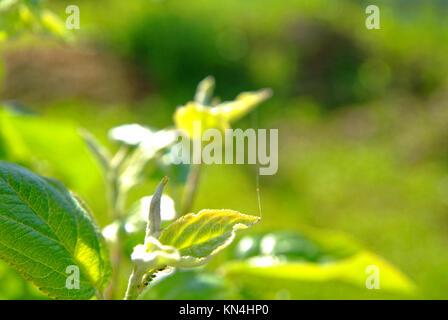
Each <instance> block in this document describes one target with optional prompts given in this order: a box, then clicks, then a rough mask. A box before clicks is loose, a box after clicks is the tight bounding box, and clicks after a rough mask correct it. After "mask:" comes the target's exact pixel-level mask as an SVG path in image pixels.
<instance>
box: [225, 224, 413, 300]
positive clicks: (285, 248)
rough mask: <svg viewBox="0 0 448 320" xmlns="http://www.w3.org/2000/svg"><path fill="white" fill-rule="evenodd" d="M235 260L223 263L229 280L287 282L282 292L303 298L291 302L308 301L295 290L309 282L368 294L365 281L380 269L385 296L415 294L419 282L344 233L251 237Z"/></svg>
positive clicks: (315, 231)
mask: <svg viewBox="0 0 448 320" xmlns="http://www.w3.org/2000/svg"><path fill="white" fill-rule="evenodd" d="M235 258H237V259H241V260H235V261H230V262H228V263H226V264H224V265H223V266H221V268H220V271H222V272H223V273H224V274H226V275H227V276H228V277H230V278H234V279H239V280H242V279H246V280H247V279H250V282H252V283H253V284H255V285H256V284H258V283H263V284H266V283H270V284H276V283H283V284H284V285H283V286H282V287H279V288H277V289H278V290H287V291H288V292H290V293H291V294H299V296H294V297H292V298H298V297H300V298H304V297H307V296H306V292H300V290H299V292H297V290H296V289H297V288H300V287H302V286H306V284H307V283H309V284H312V286H314V287H316V288H319V285H321V287H320V288H322V287H323V286H325V285H329V284H331V283H339V284H340V285H350V286H353V288H356V289H357V290H359V289H361V290H363V289H364V290H367V291H369V290H368V289H367V286H366V282H367V281H368V279H369V275H371V274H372V270H373V269H372V268H375V269H376V270H378V281H379V285H380V289H381V291H382V292H390V293H394V294H397V293H398V294H412V293H414V292H415V287H414V284H413V283H412V282H411V281H410V280H409V279H408V278H407V277H406V276H405V275H404V274H403V273H402V272H401V271H400V270H398V269H397V268H396V267H394V266H393V265H391V264H390V263H388V262H387V261H385V260H383V259H382V258H381V257H379V256H377V255H376V254H374V253H371V252H369V251H368V250H366V249H364V248H363V247H362V246H361V245H360V244H359V243H357V242H356V241H355V240H353V239H352V238H350V237H348V236H347V235H345V234H343V233H340V232H334V231H326V230H319V229H314V228H302V230H301V231H300V232H298V231H279V232H272V233H267V234H259V235H254V236H246V237H244V238H242V239H241V241H239V242H238V244H237V245H236V246H235ZM246 280H244V281H245V282H246ZM247 284H248V285H250V284H249V282H248V283H247ZM316 290H317V289H316ZM373 291H375V290H373ZM373 291H370V292H373ZM265 298H273V297H272V296H269V297H265Z"/></svg>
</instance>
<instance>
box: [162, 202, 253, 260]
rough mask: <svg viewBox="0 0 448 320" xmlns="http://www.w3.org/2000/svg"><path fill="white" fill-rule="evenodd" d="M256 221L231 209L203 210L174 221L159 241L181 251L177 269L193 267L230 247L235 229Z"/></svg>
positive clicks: (247, 226) (250, 224) (244, 227)
mask: <svg viewBox="0 0 448 320" xmlns="http://www.w3.org/2000/svg"><path fill="white" fill-rule="evenodd" d="M259 220H260V218H259V217H254V216H249V215H245V214H242V213H239V212H237V211H233V210H210V209H206V210H202V211H200V212H199V213H198V214H193V213H190V214H187V215H185V216H183V217H181V218H179V219H178V220H177V221H175V222H173V223H172V224H171V225H170V226H168V228H166V229H165V230H164V231H163V232H162V234H161V235H160V242H161V243H162V244H164V245H170V246H173V247H175V248H176V249H177V250H178V251H179V252H180V255H181V257H182V260H181V262H180V263H178V264H177V266H179V267H194V266H197V265H200V264H203V263H206V262H208V261H209V260H210V259H211V258H212V257H214V256H215V255H216V254H217V253H219V252H221V251H222V250H223V249H224V248H226V247H227V246H228V245H230V243H231V242H232V241H233V239H234V238H235V234H236V232H237V231H238V230H241V229H246V228H249V227H250V226H252V225H253V224H255V223H257V222H258V221H259Z"/></svg>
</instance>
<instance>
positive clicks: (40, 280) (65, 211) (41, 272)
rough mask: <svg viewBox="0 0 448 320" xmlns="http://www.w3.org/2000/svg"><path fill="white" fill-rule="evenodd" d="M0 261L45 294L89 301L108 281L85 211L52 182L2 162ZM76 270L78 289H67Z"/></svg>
mask: <svg viewBox="0 0 448 320" xmlns="http://www.w3.org/2000/svg"><path fill="white" fill-rule="evenodd" d="M0 230H1V232H0V257H1V258H2V259H4V260H5V261H6V262H8V263H9V264H11V265H12V266H14V267H15V268H16V269H18V270H19V271H20V273H21V274H22V275H23V276H24V277H25V278H27V279H29V280H30V281H32V282H33V283H34V284H35V285H36V286H38V287H39V288H40V289H41V290H42V291H43V292H45V293H47V294H48V295H50V296H52V297H56V298H60V299H88V298H91V297H92V296H93V295H94V294H95V293H98V292H102V291H103V290H104V288H105V287H106V285H107V282H108V278H109V276H110V265H109V260H108V259H109V257H108V252H107V250H106V247H105V242H104V239H103V237H102V236H101V233H100V232H98V230H97V227H96V225H95V223H94V221H93V219H92V216H91V213H90V212H89V211H88V209H87V208H86V206H85V205H84V204H83V203H82V202H81V201H80V200H79V199H78V198H77V197H75V196H74V195H72V194H71V193H70V192H69V191H68V190H67V189H65V187H64V186H63V185H62V184H61V183H59V182H58V181H56V180H53V179H49V178H44V177H40V176H38V175H36V174H34V173H32V172H31V171H29V170H27V169H24V168H22V167H19V166H16V165H14V164H11V163H7V162H4V161H0ZM70 266H75V267H78V268H79V271H80V272H79V274H80V279H79V289H76V287H75V288H71V287H68V286H66V283H67V277H68V276H69V275H70V273H68V272H67V268H68V267H70Z"/></svg>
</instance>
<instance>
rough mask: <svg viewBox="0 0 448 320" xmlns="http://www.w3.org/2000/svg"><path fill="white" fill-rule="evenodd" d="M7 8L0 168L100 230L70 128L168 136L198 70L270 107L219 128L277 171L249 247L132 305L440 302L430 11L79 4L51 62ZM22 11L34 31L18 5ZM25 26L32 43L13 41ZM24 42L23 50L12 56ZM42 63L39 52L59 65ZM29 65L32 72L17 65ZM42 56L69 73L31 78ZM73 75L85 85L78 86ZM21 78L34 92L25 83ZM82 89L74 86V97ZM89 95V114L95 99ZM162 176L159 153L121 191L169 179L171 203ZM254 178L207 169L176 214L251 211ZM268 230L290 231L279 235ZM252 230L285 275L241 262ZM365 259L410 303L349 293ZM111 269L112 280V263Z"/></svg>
mask: <svg viewBox="0 0 448 320" xmlns="http://www.w3.org/2000/svg"><path fill="white" fill-rule="evenodd" d="M12 2H14V1H12ZM12 2H11V3H12ZM19 2H20V4H27V3H28V2H26V1H18V2H17V3H16V4H15V5H14V6H13V7H11V8H10V9H11V10H9V12H8V13H7V14H6V15H5V14H4V13H3V12H2V13H0V14H1V15H2V16H1V18H0V41H2V40H3V42H1V48H0V54H1V55H2V56H4V57H5V58H4V61H2V63H0V84H2V86H3V87H4V90H2V91H0V92H1V95H2V97H6V98H7V99H14V100H15V101H7V102H5V103H3V105H4V106H6V105H8V108H4V107H3V108H2V110H1V111H0V112H1V113H0V124H1V126H0V158H1V159H5V160H8V161H13V162H16V163H19V164H21V165H25V166H27V167H29V168H32V169H33V170H35V171H37V172H39V173H41V174H47V175H50V176H53V177H55V178H58V179H60V180H61V181H63V182H64V183H65V184H66V185H67V186H68V187H70V188H71V189H73V190H75V191H76V192H78V193H80V195H81V196H82V197H83V198H84V199H86V201H87V203H88V204H89V206H91V207H92V211H93V212H95V214H96V216H97V219H98V220H99V222H100V224H101V225H102V226H106V225H107V224H108V223H109V221H108V219H107V216H106V211H107V209H106V207H107V206H106V199H105V197H103V196H99V195H103V194H104V187H103V184H102V181H101V175H100V170H99V168H98V167H97V166H96V165H95V164H94V162H93V160H92V159H91V158H90V156H89V155H88V151H87V149H86V147H85V145H84V144H83V141H82V139H81V138H80V136H79V135H78V128H79V127H81V126H82V127H85V128H87V129H88V130H89V131H91V132H93V133H94V134H95V135H97V136H98V137H99V139H100V141H101V142H103V143H105V144H106V145H108V146H109V145H110V143H109V144H108V142H107V139H106V135H107V131H108V129H109V128H111V127H114V126H118V125H122V124H124V123H141V124H142V125H151V126H155V127H160V128H161V127H165V126H171V125H173V119H172V114H173V112H174V110H175V109H176V107H177V106H178V105H181V104H184V103H185V101H189V100H191V95H192V93H193V92H194V90H195V86H196V84H197V82H198V81H199V80H201V79H203V78H204V77H205V76H207V75H209V74H213V75H214V76H215V77H216V79H217V81H218V83H219V86H218V88H217V95H218V96H219V97H221V100H223V101H226V100H230V99H233V98H234V97H235V96H236V95H237V93H238V92H240V91H241V90H242V89H248V90H256V89H258V88H261V87H271V88H273V91H274V93H275V94H274V96H273V98H272V99H270V100H268V101H267V102H265V103H264V104H263V106H262V107H261V108H258V109H256V110H255V112H254V114H253V115H252V116H248V117H246V118H245V119H241V120H239V121H238V122H237V123H235V125H234V126H235V127H238V126H239V127H242V128H245V127H249V126H252V127H260V128H279V134H280V137H279V139H280V146H279V147H280V150H279V152H280V156H279V160H280V164H279V171H278V173H277V174H276V175H275V176H273V177H263V178H261V179H260V191H261V214H262V216H263V220H262V221H263V222H262V223H260V224H258V225H257V226H256V228H254V231H253V234H252V235H251V236H247V237H245V238H242V239H240V242H239V245H242V243H244V241H246V243H247V241H248V240H247V239H253V242H254V243H258V244H259V245H258V246H254V247H252V248H253V249H254V251H253V252H252V251H249V252H245V253H241V252H240V251H238V246H234V247H233V248H230V249H227V250H226V251H225V252H224V253H225V254H224V255H223V256H218V257H216V260H214V261H212V262H211V263H210V264H209V265H208V266H207V267H205V268H204V270H200V271H198V272H197V271H194V272H192V271H179V272H176V273H174V274H168V275H163V276H160V278H158V279H156V280H155V281H154V283H153V284H152V285H151V288H150V290H148V291H147V293H146V295H145V298H151V299H182V298H189V299H190V298H191V299H207V298H216V299H221V298H223V299H227V298H229V299H232V298H251V299H257V298H272V299H288V298H291V299H294V298H304V299H310V298H314V299H329V298H333V299H334V298H339V299H356V298H367V299H390V298H410V297H411V298H414V297H417V298H424V299H441V298H445V299H446V298H447V294H446V292H447V290H448V276H447V275H448V271H447V270H448V252H447V250H446V247H447V245H448V228H447V225H448V224H447V221H448V220H447V217H448V182H447V181H448V161H447V159H448V151H447V150H448V142H447V141H448V139H447V138H448V131H447V129H446V128H447V127H448V111H447V110H448V103H447V101H448V99H447V98H448V96H447V94H446V92H447V80H448V79H447V74H448V72H447V70H448V60H447V59H446V57H447V56H448V41H447V37H448V25H447V23H448V22H446V19H444V17H445V16H446V14H447V11H448V8H447V4H446V3H445V1H425V2H421V1H408V0H402V1H395V2H394V3H391V2H390V1H380V0H378V1H373V2H372V1H356V2H355V1H348V0H347V1H344V0H341V1H328V0H312V1H295V0H285V1H274V0H257V1H244V2H241V1H238V0H228V1H225V2H210V1H207V0H197V1H171V0H165V1H152V2H148V1H144V0H135V1H132V2H124V1H118V0H108V1H102V2H94V1H87V0H79V1H76V4H77V5H78V6H79V7H80V10H81V29H80V30H79V31H77V33H76V36H77V41H78V42H76V44H75V45H73V47H70V46H67V47H66V48H65V50H64V51H57V49H58V46H57V45H56V46H55V43H54V42H53V41H54V40H51V41H48V38H47V37H45V41H43V39H44V38H43V37H42V34H43V35H45V34H47V32H48V29H47V27H45V26H44V25H43V24H42V22H41V21H40V20H39V22H37V24H34V23H26V22H24V21H23V20H22V19H23V18H20V17H19V7H20V6H19V5H18V4H19ZM29 2H30V3H31V2H35V1H29ZM0 3H2V4H4V3H6V2H5V0H3V1H1V2H0ZM69 4H73V3H72V2H71V1H46V2H44V3H43V6H42V5H40V8H43V7H45V8H47V9H48V10H52V12H55V14H57V15H58V16H59V17H60V20H63V19H64V17H65V16H64V14H65V13H64V12H65V7H66V6H67V5H69ZM368 4H377V5H378V6H379V7H380V9H381V30H377V31H369V30H367V29H366V28H365V27H364V20H365V17H366V14H365V7H366V6H367V5H368ZM29 8H30V9H29V10H30V12H31V13H33V15H32V17H34V18H35V19H40V18H39V17H41V15H40V14H39V13H36V12H38V11H33V10H35V9H34V8H35V7H33V5H30V6H29ZM39 10H40V9H39ZM99 12H101V14H99ZM25 21H26V20H25ZM34 25H37V26H38V27H33V26H34ZM26 30H28V31H31V33H33V34H36V33H38V34H41V35H40V36H24V35H26V34H28V32H26ZM19 34H21V35H23V36H24V37H22V38H20V37H17V35H19ZM6 39H9V41H5V40H6ZM30 47H32V48H33V50H34V51H27V49H29V48H30ZM74 49H76V50H79V51H81V52H88V53H91V54H92V55H91V56H88V57H95V59H97V60H95V64H94V65H95V66H96V67H97V68H94V67H93V66H92V65H90V64H88V65H87V67H85V68H79V69H77V68H76V66H78V65H79V64H77V61H78V60H76V59H79V57H78V58H77V56H75V57H73V56H72V55H70V53H69V52H70V50H74ZM39 50H40V51H39ZM20 52H22V53H24V54H22V55H19V54H17V53H20ZM39 52H43V54H40V55H39V54H38V53H39ZM48 52H50V53H51V52H57V53H56V56H57V57H58V58H60V60H58V59H55V56H51V54H48ZM92 52H93V53H92ZM3 53H5V54H4V55H3ZM6 53H9V54H6ZM104 53H107V54H108V55H110V56H113V57H114V58H115V60H114V63H113V64H107V63H105V64H103V65H102V64H101V61H108V59H109V58H108V57H109V56H105V55H104ZM42 61H45V64H43V65H45V68H46V69H48V73H47V72H46V71H47V70H46V69H45V70H44V71H42V69H38V68H37V69H33V67H35V66H36V65H39V64H42ZM53 61H71V62H72V64H71V65H70V67H69V70H70V72H66V73H56V74H57V75H58V77H57V79H56V80H54V81H53V82H51V81H50V82H48V79H46V77H45V75H46V74H51V70H53V69H57V68H58V64H57V63H56V62H54V64H52V62H53ZM2 64H3V74H4V75H3V77H2V76H1V74H2ZM12 66H14V69H13V68H12ZM116 66H124V69H129V70H131V69H132V70H134V69H136V70H138V71H139V73H138V74H137V75H136V74H134V73H131V75H132V76H131V77H130V78H131V79H130V80H129V79H127V78H126V77H122V76H121V75H120V74H116V73H107V72H104V73H101V72H102V71H104V70H108V69H116ZM101 68H102V69H101ZM117 69H118V67H117ZM30 70H40V71H38V72H35V73H30V72H29V71H30ZM75 70H81V71H79V73H77V72H75ZM91 74H103V76H101V77H97V78H88V77H87V76H86V75H91ZM27 77H36V78H37V79H38V81H34V82H27V81H25V80H26V78H27ZM2 78H3V80H1V79H2ZM116 78H120V79H119V80H120V81H116V80H117V79H116ZM85 79H89V80H91V81H90V82H86V83H88V85H86V86H85V87H82V86H81V87H82V88H81V89H79V85H77V84H79V83H84V82H83V81H84V80H85ZM92 79H93V80H92ZM104 79H107V81H105V80H104ZM95 81H96V82H95ZM10 83H14V84H15V87H14V88H12V89H11V87H8V84H10ZM139 83H145V85H147V87H146V86H144V87H141V88H140V87H138V84H139ZM45 84H46V86H45V87H46V88H47V90H46V91H44V90H43V89H42V87H44V85H45ZM126 86H128V87H130V88H136V87H138V91H139V92H140V94H139V95H127V94H122V92H127V91H126V90H125V89H126V88H125V87H126ZM72 87H73V88H75V87H76V88H77V89H79V90H76V92H75V89H73V93H71V91H70V90H67V88H72ZM48 88H50V89H48ZM13 89H14V90H13ZM58 92H62V93H63V94H58ZM98 92H99V95H97V93H98ZM29 93H32V95H28V94H29ZM75 93H76V94H75ZM101 95H103V96H107V97H108V99H107V101H106V102H105V101H104V99H100V98H97V97H98V96H101ZM123 96H124V97H125V98H124V99H123ZM2 100H4V99H2ZM11 109H14V110H13V111H12V110H11ZM25 110H26V111H25ZM111 147H112V149H113V148H115V147H116V146H115V145H112V146H111ZM167 164H169V154H167V155H165V156H164V157H162V158H161V159H159V160H157V161H153V162H150V163H149V164H148V166H147V167H146V168H145V170H144V174H145V175H146V176H147V177H149V178H148V179H147V180H145V181H144V182H143V183H142V185H140V186H139V187H138V188H136V189H135V190H133V191H132V193H131V196H130V199H129V203H132V202H134V201H137V200H138V199H140V198H142V197H144V196H148V195H149V192H148V190H154V187H155V185H156V183H157V181H159V180H160V178H161V177H162V176H163V175H165V174H167V173H168V172H169V173H168V174H170V175H172V174H173V173H174V174H176V175H178V176H179V178H178V179H176V180H177V181H178V184H173V185H169V186H168V190H167V191H168V194H169V195H170V196H171V197H172V198H173V199H174V200H175V202H176V205H177V204H178V202H179V198H180V195H179V188H180V185H181V184H182V182H183V181H184V179H185V172H184V171H185V170H184V169H185V168H181V167H180V166H179V167H172V166H169V165H167ZM255 170H256V169H255V168H251V167H247V166H226V165H221V166H207V167H206V168H205V169H204V170H203V172H202V176H201V182H200V192H199V194H198V198H197V202H196V204H195V208H194V211H196V209H200V208H206V207H213V208H233V209H235V210H239V211H241V212H248V213H257V212H259V207H258V200H257V191H256V190H257V184H256V177H255V175H256V172H255ZM229 195H231V196H229ZM304 226H313V227H316V228H324V229H330V230H340V231H341V232H343V233H347V234H350V235H352V236H354V237H356V239H359V240H360V242H361V243H362V244H359V243H358V242H355V241H353V240H351V239H348V238H347V237H346V236H345V235H340V234H339V233H337V235H335V234H334V233H332V232H330V233H327V232H322V231H320V232H316V231H312V232H306V231H304V230H308V227H304ZM284 230H291V232H287V233H279V232H280V231H282V232H283V231H284ZM315 234H318V235H319V236H314V237H313V236H312V235H315ZM269 235H275V236H276V237H278V238H279V240H278V247H274V249H275V252H273V253H274V254H272V256H274V257H278V256H282V257H283V258H281V259H284V260H285V261H286V263H290V265H287V266H286V268H287V269H282V268H284V267H278V266H272V267H271V268H275V269H270V270H269V269H259V268H250V266H251V261H253V260H251V259H253V258H254V257H257V256H260V248H261V247H260V245H261V242H262V240H263V239H264V238H265V237H268V236H269ZM252 236H253V238H251V237H252ZM281 239H286V240H281ZM140 240H141V235H138V236H137V235H135V237H134V235H133V236H132V237H130V238H129V239H128V242H127V243H125V244H124V246H125V249H126V250H127V251H128V254H129V253H130V251H131V249H132V247H133V245H135V244H136V243H138V241H140ZM282 243H284V244H285V246H286V248H284V247H282V246H283V245H281V244H282ZM338 243H343V244H344V245H343V246H342V247H343V248H345V249H344V250H343V251H342V253H338V254H336V253H335V252H334V251H332V250H330V249H329V247H328V245H336V244H338ZM336 247H337V246H336ZM364 248H367V249H368V251H366V250H367V249H364ZM360 251H361V252H363V254H362V255H358V253H359V252H360ZM372 252H375V254H373V253H372ZM261 255H262V256H263V252H261ZM379 256H381V257H384V259H386V260H387V261H390V263H388V262H385V260H383V259H382V258H379ZM363 259H367V260H365V261H364V260H363ZM372 261H375V264H380V265H381V266H384V268H385V270H387V271H385V273H388V274H389V275H390V278H389V276H388V275H387V274H385V279H384V281H385V285H386V287H387V283H389V284H390V285H389V288H391V287H395V289H397V287H401V289H403V288H407V289H409V288H410V286H408V285H407V284H409V283H413V284H415V286H416V287H417V293H416V295H412V294H409V292H408V290H395V289H394V288H392V289H393V290H366V289H365V288H362V283H364V282H362V281H361V276H360V275H361V274H362V275H363V276H364V278H362V279H363V281H365V276H366V275H365V272H364V270H362V268H358V267H357V263H361V264H362V265H363V266H364V265H365V264H370V263H371V262H372ZM222 265H224V267H222V268H219V267H220V266H222ZM391 265H394V266H395V267H392V266H391ZM323 266H324V267H323ZM322 267H323V268H322ZM333 267H334V268H335V269H336V270H337V271H338V270H341V268H342V269H343V268H347V269H346V271H344V272H342V273H343V274H350V275H353V277H352V278H351V279H347V277H344V276H340V274H339V273H338V272H339V271H338V272H336V271H331V272H329V273H331V275H329V273H327V272H326V271H325V270H327V271H328V270H335V269H331V268H333ZM226 268H227V271H226ZM351 268H352V269H351ZM124 269H125V270H123V274H122V275H121V277H122V280H123V282H126V278H127V276H128V275H129V271H130V267H129V268H124ZM381 269H382V267H381ZM323 270H324V271H323ZM347 270H348V271H347ZM397 270H401V271H397ZM218 271H219V272H218ZM333 272H335V273H333ZM226 274H227V276H225V275H226ZM403 274H405V275H406V276H403ZM305 275H308V276H307V277H306V278H303V276H305ZM311 279H314V280H311ZM391 279H392V280H391ZM393 279H395V280H396V282H394V281H395V280H393ZM0 282H1V283H2V286H1V288H0V298H20V299H22V298H30V299H33V298H42V295H41V294H40V293H39V292H37V291H36V290H35V288H33V287H32V286H30V285H29V284H28V283H27V282H25V281H23V280H22V279H21V278H20V276H19V275H18V273H17V272H16V271H14V270H13V269H12V268H10V267H9V266H7V265H4V264H3V263H1V264H0ZM360 282H361V284H360ZM187 288H188V289H187Z"/></svg>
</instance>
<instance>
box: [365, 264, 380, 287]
mask: <svg viewBox="0 0 448 320" xmlns="http://www.w3.org/2000/svg"><path fill="white" fill-rule="evenodd" d="M366 274H368V275H369V276H368V277H367V279H366V288H367V289H380V268H378V266H375V265H370V266H367V268H366Z"/></svg>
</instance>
